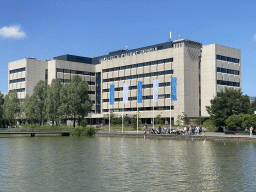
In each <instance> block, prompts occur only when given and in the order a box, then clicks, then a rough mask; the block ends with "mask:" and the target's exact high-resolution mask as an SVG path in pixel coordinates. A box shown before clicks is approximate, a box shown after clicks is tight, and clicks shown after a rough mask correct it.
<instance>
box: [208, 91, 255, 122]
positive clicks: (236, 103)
mask: <svg viewBox="0 0 256 192" xmlns="http://www.w3.org/2000/svg"><path fill="white" fill-rule="evenodd" d="M210 102H211V106H207V107H206V109H207V112H208V113H209V115H210V118H211V119H212V121H213V123H214V125H215V126H216V127H222V126H226V119H228V117H229V116H231V115H233V114H234V113H237V114H239V113H243V114H247V113H248V111H249V109H250V101H249V97H248V96H247V95H242V92H241V90H235V89H233V88H230V89H228V88H225V90H224V91H223V90H222V91H221V92H220V93H219V94H218V96H217V97H215V98H214V99H212V100H211V101H210Z"/></svg>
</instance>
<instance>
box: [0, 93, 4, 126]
mask: <svg viewBox="0 0 256 192" xmlns="http://www.w3.org/2000/svg"><path fill="white" fill-rule="evenodd" d="M3 104H4V94H2V93H1V91H0V125H3Z"/></svg>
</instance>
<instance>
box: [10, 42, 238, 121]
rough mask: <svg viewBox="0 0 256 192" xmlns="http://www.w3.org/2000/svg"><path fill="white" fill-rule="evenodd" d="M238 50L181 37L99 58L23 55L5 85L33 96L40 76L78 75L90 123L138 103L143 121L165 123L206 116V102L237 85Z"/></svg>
mask: <svg viewBox="0 0 256 192" xmlns="http://www.w3.org/2000/svg"><path fill="white" fill-rule="evenodd" d="M240 59H241V53H240V50H238V49H234V48H230V47H226V46H221V45H216V44H212V45H206V46H202V44H201V43H200V42H196V41H190V40H186V39H179V40H176V41H172V42H166V43H161V44H157V45H151V46H148V47H142V48H138V49H132V50H128V49H126V50H119V51H114V52H109V54H108V55H104V56H99V57H93V58H88V57H79V56H73V55H63V56H58V57H54V59H53V60H45V61H42V60H37V59H35V58H28V57H27V58H25V59H22V60H18V61H14V62H10V63H9V90H13V89H15V90H17V92H18V97H19V98H20V99H23V98H25V96H26V94H28V95H31V94H32V93H33V88H34V86H35V85H36V84H37V82H38V81H39V80H45V81H46V83H47V84H51V81H52V79H54V78H59V79H60V81H61V82H62V83H66V82H70V80H71V78H72V76H74V75H79V76H81V77H82V79H83V80H84V81H87V82H88V84H89V95H90V98H91V100H92V102H93V107H92V110H91V113H90V114H89V115H88V117H87V118H90V119H91V120H92V121H93V122H94V123H96V122H97V123H98V122H101V121H102V119H104V118H106V117H107V114H108V112H109V108H110V110H111V111H113V112H114V114H115V115H116V116H120V115H121V114H122V110H123V109H124V113H125V114H127V115H129V116H133V115H134V114H135V113H136V111H137V107H138V110H139V111H140V118H141V119H142V123H145V122H147V123H148V124H149V123H151V118H152V117H153V114H152V110H153V107H154V110H155V115H158V114H161V115H162V118H164V120H165V123H167V122H168V121H170V108H171V109H172V119H174V120H176V118H177V116H178V115H180V114H181V113H182V112H184V113H185V114H186V115H188V117H191V118H196V117H198V116H208V113H207V112H206V108H205V106H208V105H210V100H211V99H212V98H213V97H215V96H216V95H217V92H219V91H221V90H222V89H224V88H225V87H232V88H235V89H239V88H241V60H240ZM171 77H177V101H172V104H170V78H171ZM153 79H158V80H159V93H158V102H157V103H155V104H154V105H153ZM138 81H143V87H142V91H143V101H142V103H139V104H138V106H137V84H138ZM124 83H129V93H128V103H127V104H125V105H123V84H124ZM111 84H114V85H115V102H114V105H112V106H110V105H109V89H110V85H111Z"/></svg>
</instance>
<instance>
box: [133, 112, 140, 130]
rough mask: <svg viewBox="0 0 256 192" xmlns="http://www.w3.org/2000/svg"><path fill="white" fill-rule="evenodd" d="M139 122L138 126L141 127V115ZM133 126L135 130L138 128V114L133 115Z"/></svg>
mask: <svg viewBox="0 0 256 192" xmlns="http://www.w3.org/2000/svg"><path fill="white" fill-rule="evenodd" d="M138 121H139V124H138V125H140V124H141V119H140V113H138ZM131 124H132V127H133V128H134V129H136V128H137V114H135V115H133V117H132V119H131Z"/></svg>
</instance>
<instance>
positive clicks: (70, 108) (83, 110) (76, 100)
mask: <svg viewBox="0 0 256 192" xmlns="http://www.w3.org/2000/svg"><path fill="white" fill-rule="evenodd" d="M88 90H89V87H88V83H87V82H84V81H82V78H81V77H80V76H79V75H74V76H73V78H72V80H71V82H70V83H67V84H64V86H63V88H62V89H61V91H60V98H61V101H62V103H61V107H60V110H61V111H62V112H63V114H64V115H66V116H67V117H72V118H73V120H74V122H73V127H75V121H76V119H78V118H84V117H85V116H86V115H87V114H88V112H89V111H90V110H91V108H92V102H91V100H90V98H89V95H88Z"/></svg>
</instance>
